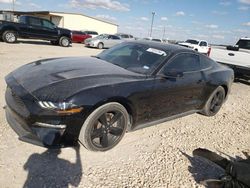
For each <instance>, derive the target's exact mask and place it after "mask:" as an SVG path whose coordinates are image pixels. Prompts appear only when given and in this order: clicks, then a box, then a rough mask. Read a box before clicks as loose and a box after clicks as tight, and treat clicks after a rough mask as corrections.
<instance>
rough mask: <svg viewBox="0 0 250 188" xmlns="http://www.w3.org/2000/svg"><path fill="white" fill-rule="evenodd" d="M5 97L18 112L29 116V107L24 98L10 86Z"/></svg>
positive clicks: (8, 103)
mask: <svg viewBox="0 0 250 188" xmlns="http://www.w3.org/2000/svg"><path fill="white" fill-rule="evenodd" d="M5 99H6V103H7V105H8V106H9V107H10V108H11V109H12V110H13V111H15V112H16V113H17V114H19V115H21V116H23V117H28V116H29V115H30V113H29V111H28V109H27V107H26V106H25V104H24V102H23V100H22V99H21V98H20V97H19V96H18V95H16V94H15V93H14V92H13V91H12V90H11V88H10V87H7V89H6V93H5Z"/></svg>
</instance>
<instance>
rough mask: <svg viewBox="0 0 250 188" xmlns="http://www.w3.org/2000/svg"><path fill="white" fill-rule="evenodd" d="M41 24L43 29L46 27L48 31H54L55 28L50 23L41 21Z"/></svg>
mask: <svg viewBox="0 0 250 188" xmlns="http://www.w3.org/2000/svg"><path fill="white" fill-rule="evenodd" d="M42 23H43V27H47V28H49V29H54V28H55V26H54V25H53V24H52V23H50V22H49V21H47V20H42Z"/></svg>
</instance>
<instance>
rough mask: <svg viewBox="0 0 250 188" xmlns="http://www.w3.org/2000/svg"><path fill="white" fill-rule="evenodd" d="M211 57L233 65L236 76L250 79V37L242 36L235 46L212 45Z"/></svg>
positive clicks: (230, 65)
mask: <svg viewBox="0 0 250 188" xmlns="http://www.w3.org/2000/svg"><path fill="white" fill-rule="evenodd" d="M210 57H211V58H212V59H214V60H215V61H217V62H219V63H222V64H225V65H227V66H229V67H231V68H232V69H233V70H234V72H235V77H237V78H244V79H248V80H250V38H247V37H245V38H240V39H239V40H238V42H237V43H236V45H234V46H222V45H221V46H218V45H212V47H211V53H210Z"/></svg>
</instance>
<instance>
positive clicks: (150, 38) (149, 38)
mask: <svg viewBox="0 0 250 188" xmlns="http://www.w3.org/2000/svg"><path fill="white" fill-rule="evenodd" d="M142 40H152V37H146V38H143V39H142Z"/></svg>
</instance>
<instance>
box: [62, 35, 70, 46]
mask: <svg viewBox="0 0 250 188" xmlns="http://www.w3.org/2000/svg"><path fill="white" fill-rule="evenodd" d="M59 45H60V46H62V47H68V46H69V45H70V40H69V38H68V37H65V36H63V37H61V38H60V39H59Z"/></svg>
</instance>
